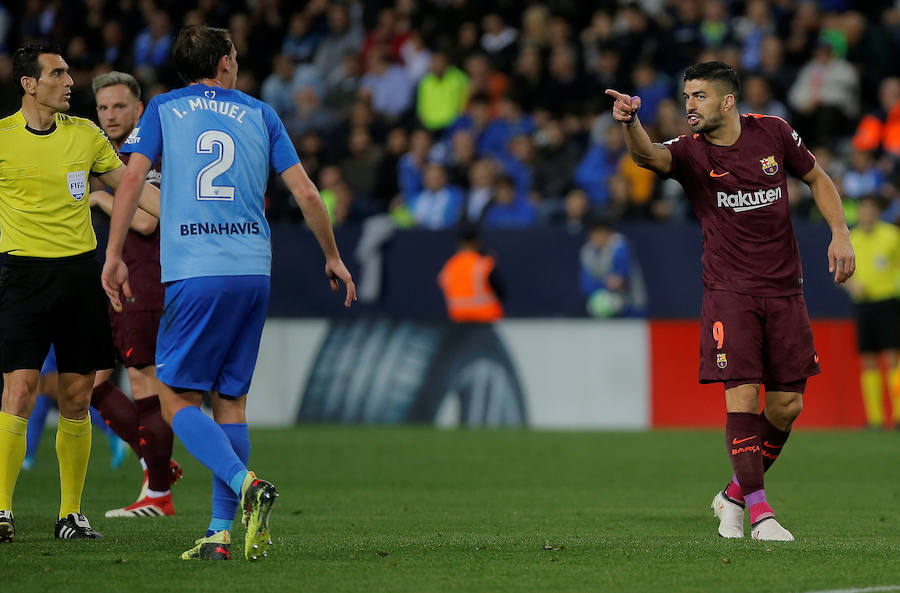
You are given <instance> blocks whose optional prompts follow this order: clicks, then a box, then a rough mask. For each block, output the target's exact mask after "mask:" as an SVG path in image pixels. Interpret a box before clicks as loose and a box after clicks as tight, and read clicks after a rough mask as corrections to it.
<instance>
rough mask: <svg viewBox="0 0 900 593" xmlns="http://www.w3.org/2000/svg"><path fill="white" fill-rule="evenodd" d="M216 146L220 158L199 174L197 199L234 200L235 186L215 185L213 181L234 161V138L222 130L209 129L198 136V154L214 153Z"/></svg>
mask: <svg viewBox="0 0 900 593" xmlns="http://www.w3.org/2000/svg"><path fill="white" fill-rule="evenodd" d="M216 146H218V147H219V151H218V152H219V156H218V158H217V159H216V160H214V161H213V162H211V163H210V164H208V165H206V166H205V167H203V168H202V169H200V173H198V174H197V199H198V200H219V201H224V202H233V201H234V186H233V185H213V181H214V180H215V178H216V177H218V176H219V175H221V174H222V173H225V172H226V171H228V169H229V168H231V165H232V164H233V163H234V139H233V138H232V137H231V136H229V135H228V134H226V133H225V132H222V131H220V130H207V131H205V132H203V133H202V134H200V136H198V137H197V154H213V152H214V147H216Z"/></svg>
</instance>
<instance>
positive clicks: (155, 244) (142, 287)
mask: <svg viewBox="0 0 900 593" xmlns="http://www.w3.org/2000/svg"><path fill="white" fill-rule="evenodd" d="M129 156H130V155H128V154H120V155H119V158H121V159H122V162H124V163H126V164H127V163H128V157H129ZM159 180H160V166H159V162H156V163H154V164H153V166H152V167H151V168H150V171H149V173H147V181H148V182H150V183H152V184H153V185H155V186H156V187H159ZM122 261H124V262H125V265H126V266H128V281H129V283H130V284H131V291H132V295H133V298H130V299H124V300H123V301H122V311H123V312H127V311H162V309H163V304H164V301H165V288H164V287H163V285H162V282H161V280H160V278H161V276H160V268H159V225H156V230H155V231H153V233H151V234H150V235H142V234H140V233H138V232H135V231H133V230H130V229H129V230H128V234H127V235H125V245H124V246H123V248H122Z"/></svg>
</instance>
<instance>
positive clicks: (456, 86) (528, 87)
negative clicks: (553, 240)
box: [0, 0, 900, 232]
mask: <svg viewBox="0 0 900 593" xmlns="http://www.w3.org/2000/svg"><path fill="white" fill-rule="evenodd" d="M192 23H205V24H209V25H212V26H219V27H227V28H228V29H229V30H230V31H231V34H232V36H233V39H234V43H235V45H236V48H237V51H238V62H239V64H240V77H239V82H238V85H239V89H240V90H242V91H244V92H247V93H249V94H251V95H253V96H256V97H259V98H261V99H262V100H264V101H266V102H268V103H269V104H270V105H272V106H273V107H274V108H275V109H276V110H277V112H278V113H279V114H280V116H281V117H282V119H283V121H284V122H285V125H286V126H287V129H288V131H289V132H290V134H291V137H292V138H293V140H294V143H295V145H296V147H297V151H298V153H299V154H300V157H301V159H302V161H303V164H304V166H305V168H306V169H307V171H308V172H309V174H310V176H311V177H312V179H313V180H314V181H315V182H316V183H317V184H318V186H319V188H320V190H321V192H322V196H323V198H324V199H325V201H326V204H327V205H328V207H329V211H330V212H331V215H332V217H333V220H334V223H335V225H336V226H339V225H346V224H354V223H359V222H361V221H362V220H364V219H365V218H367V217H369V216H371V215H373V214H378V213H388V214H389V215H390V216H391V218H392V219H393V220H394V222H395V223H396V224H397V225H398V226H400V227H418V228H428V229H442V228H451V227H454V226H455V225H456V224H457V223H458V222H460V221H471V222H478V223H480V224H482V225H483V227H484V228H485V229H486V230H489V229H491V228H498V227H506V228H510V227H532V226H537V225H559V226H564V227H565V228H567V229H570V230H571V231H572V232H582V231H584V230H586V228H587V225H588V220H590V219H592V218H594V217H595V216H596V215H600V216H602V217H603V218H604V219H605V220H612V221H616V220H622V219H643V220H681V219H687V218H690V217H691V213H690V208H689V206H688V204H687V202H686V200H685V198H684V196H683V194H682V191H681V188H680V186H679V185H678V184H677V183H676V182H673V181H665V180H659V179H657V178H656V177H655V176H654V175H653V174H652V173H649V172H647V171H644V170H642V169H639V168H637V167H636V166H635V165H634V164H633V163H632V162H631V160H630V158H628V155H627V153H626V151H625V146H624V143H623V138H622V133H621V130H620V129H619V128H618V126H617V125H613V121H612V119H611V117H610V115H609V108H610V104H611V102H610V101H609V99H608V97H606V96H605V95H604V93H603V91H604V89H606V88H608V87H611V88H616V89H618V90H621V91H623V92H627V93H631V94H636V95H639V96H640V97H641V98H642V102H643V103H642V108H641V112H640V117H641V119H642V121H643V122H644V125H645V126H646V127H647V128H648V131H649V132H650V134H651V137H652V138H653V139H654V140H657V141H662V140H666V139H669V138H672V137H674V136H677V135H679V134H683V133H686V132H687V126H686V123H685V120H684V116H683V107H682V105H681V104H680V101H679V100H678V97H679V95H680V88H679V87H680V81H681V76H682V71H683V69H684V68H685V67H686V66H687V65H689V64H691V63H694V62H698V61H707V60H721V61H724V62H727V63H729V64H731V65H733V66H734V67H735V68H736V69H737V70H738V71H739V72H740V74H741V76H742V84H743V93H742V97H741V105H740V110H741V112H753V113H767V114H771V115H778V116H781V117H783V118H785V119H787V120H788V121H789V122H790V123H791V124H792V125H793V126H794V127H795V128H796V129H797V130H798V131H799V132H800V134H801V136H802V137H803V138H804V140H805V141H806V144H807V145H808V146H809V147H810V148H811V149H812V150H813V152H814V153H815V155H816V156H817V158H818V159H819V162H820V163H821V164H822V165H823V167H824V168H825V169H826V170H827V171H828V172H829V173H830V174H831V175H832V177H833V178H834V179H835V181H836V183H837V184H838V186H839V187H840V188H841V189H842V194H843V196H844V198H845V202H846V203H847V213H848V218H849V219H850V220H851V222H852V220H853V219H854V218H855V214H854V207H853V206H854V200H855V199H857V198H858V197H860V196H862V195H867V194H877V195H880V196H882V197H883V199H884V201H885V204H890V206H889V207H888V209H887V210H886V212H885V217H887V218H889V219H897V218H898V217H900V78H897V76H898V74H900V66H898V63H897V55H900V2H892V1H879V0H870V1H867V2H856V3H853V2H848V1H843V0H822V1H819V2H813V1H796V0H748V1H738V0H732V1H729V0H643V1H635V2H627V3H626V2H614V1H606V2H603V1H595V2H586V1H581V0H558V1H552V0H548V1H543V2H541V1H528V0H498V1H495V2H477V1H473V0H395V1H391V0H381V1H378V0H367V1H366V2H357V1H348V2H341V1H328V0H311V1H309V2H299V1H288V0H187V1H184V0H179V1H175V0H156V1H154V0H67V1H62V0H22V1H20V2H13V1H10V0H0V115H7V114H9V113H12V112H14V111H15V110H17V109H18V107H19V97H18V94H17V91H16V87H15V82H14V81H13V80H12V73H11V59H10V55H11V52H12V51H14V50H15V48H16V47H18V46H19V45H21V44H24V43H27V42H32V41H54V42H58V43H59V44H60V45H61V47H62V49H63V54H64V57H65V58H66V60H67V61H68V63H69V65H70V67H71V68H72V75H73V78H74V79H75V83H76V85H77V88H76V92H75V95H74V99H73V105H72V113H75V114H78V115H83V116H86V117H92V118H93V116H94V111H93V97H92V95H91V92H90V79H91V77H92V76H95V75H96V74H99V73H101V72H104V71H108V70H112V69H115V70H122V71H125V72H131V73H134V74H135V75H136V76H137V77H138V79H139V80H140V81H141V84H142V86H143V89H144V97H143V98H144V101H145V103H146V102H147V101H148V100H149V99H150V98H151V97H152V96H153V95H155V94H158V93H160V92H164V91H166V90H168V89H171V88H175V87H178V86H181V82H180V81H179V80H178V77H177V74H176V73H175V71H174V69H173V67H172V64H171V62H170V57H169V49H170V45H171V43H172V40H173V37H174V35H175V33H176V32H177V30H178V29H179V28H180V27H181V26H184V25H187V24H192ZM790 196H791V202H792V207H793V208H794V210H795V214H796V216H798V217H804V218H813V219H815V218H816V217H817V216H818V213H817V212H816V210H815V206H814V204H813V203H812V200H811V197H810V196H809V194H808V191H807V190H806V186H805V185H803V184H802V183H794V184H793V186H792V187H791V188H790ZM289 197H290V196H289V194H288V192H287V191H286V190H285V188H284V187H282V186H281V185H280V181H279V180H278V179H277V177H274V176H273V179H272V182H271V183H270V185H269V193H268V195H267V209H268V214H269V218H270V220H275V221H278V220H297V219H299V218H300V214H299V210H298V209H297V208H296V206H294V205H293V204H292V201H291V200H290V199H289Z"/></svg>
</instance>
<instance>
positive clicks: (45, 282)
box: [0, 45, 158, 542]
mask: <svg viewBox="0 0 900 593" xmlns="http://www.w3.org/2000/svg"><path fill="white" fill-rule="evenodd" d="M68 71H69V67H68V65H67V64H66V62H65V60H64V59H63V58H62V56H61V55H60V50H59V48H58V47H56V46H50V45H29V46H26V47H22V48H20V49H19V50H17V51H16V52H15V54H14V56H13V74H14V79H15V81H16V84H17V86H18V90H19V93H20V94H21V95H22V109H21V110H20V111H18V112H16V113H15V114H13V115H11V116H9V117H6V118H4V119H0V252H2V253H3V254H5V256H6V262H5V263H4V265H3V267H2V269H0V370H2V372H3V379H4V382H5V383H4V387H3V401H2V410H0V542H11V541H13V538H14V536H15V523H14V520H13V513H12V494H13V490H14V489H15V485H16V480H17V479H18V477H19V469H20V468H21V466H22V459H23V458H24V456H25V429H26V426H27V422H28V420H27V419H28V417H29V416H30V415H31V410H32V408H33V407H34V400H35V396H36V391H37V382H38V376H39V373H40V371H39V369H40V368H41V365H42V363H43V360H44V357H45V356H46V355H47V351H48V350H49V349H50V345H51V344H52V345H53V346H54V347H55V348H56V359H57V364H58V368H59V412H60V417H59V428H58V430H57V432H56V454H57V457H58V458H59V474H60V488H61V503H60V509H59V517H58V520H57V521H56V528H55V530H54V536H55V537H56V538H59V539H97V538H100V537H102V536H101V535H100V534H99V533H97V532H96V531H94V530H93V529H92V528H91V525H90V523H89V522H88V520H87V518H85V516H84V515H82V514H81V492H82V489H83V487H84V478H85V474H86V472H87V464H88V457H89V455H90V450H91V423H90V417H89V416H88V406H89V405H90V399H91V387H92V385H93V381H94V372H95V371H96V370H98V369H105V368H111V367H112V366H113V364H114V360H113V347H112V339H111V335H110V329H109V314H108V312H107V305H106V295H105V293H104V292H103V289H102V287H101V286H100V266H99V265H98V262H97V261H96V260H95V259H94V250H95V249H96V247H97V239H96V237H95V236H94V229H93V227H92V226H91V214H90V200H89V198H88V195H89V193H90V188H89V179H88V176H89V175H94V176H96V177H97V178H99V179H100V181H102V182H103V183H105V184H106V185H108V186H110V187H113V188H115V187H118V185H119V180H120V179H121V178H122V174H123V173H124V172H125V167H124V166H123V165H122V162H121V161H120V160H119V157H118V156H116V152H115V151H114V150H113V148H112V146H111V145H110V143H109V140H107V138H106V136H105V135H104V134H103V132H101V131H100V129H99V128H98V127H97V126H96V125H94V124H93V123H92V122H91V121H89V120H86V119H82V118H79V117H71V116H68V115H64V113H63V112H65V111H67V110H68V109H69V99H70V97H71V94H72V87H73V84H74V83H73V81H72V77H71V76H69V73H68ZM154 192H155V193H156V196H157V197H156V199H158V190H157V189H156V188H154V187H152V186H150V185H147V186H145V189H144V194H142V195H144V196H145V197H147V196H151V197H152V194H153V193H154Z"/></svg>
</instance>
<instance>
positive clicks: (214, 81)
mask: <svg viewBox="0 0 900 593" xmlns="http://www.w3.org/2000/svg"><path fill="white" fill-rule="evenodd" d="M191 84H202V85H205V86H217V87H219V88H222V89H228V88H231V87H228V86H225V85H224V84H223V83H222V82H221V81H220V80H219V79H218V78H201V79H200V80H198V81H197V82H192V83H191Z"/></svg>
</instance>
